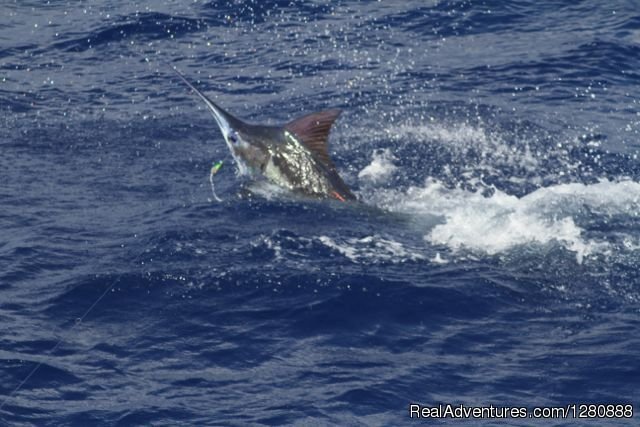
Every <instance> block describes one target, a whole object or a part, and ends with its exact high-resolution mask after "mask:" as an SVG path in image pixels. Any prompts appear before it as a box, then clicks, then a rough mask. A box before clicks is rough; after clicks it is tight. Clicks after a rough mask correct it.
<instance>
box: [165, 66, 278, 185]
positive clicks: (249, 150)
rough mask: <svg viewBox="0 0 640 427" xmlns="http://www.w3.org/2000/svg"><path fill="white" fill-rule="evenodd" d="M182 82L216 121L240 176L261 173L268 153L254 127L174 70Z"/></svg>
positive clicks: (259, 133)
mask: <svg viewBox="0 0 640 427" xmlns="http://www.w3.org/2000/svg"><path fill="white" fill-rule="evenodd" d="M174 71H175V72H176V73H177V74H178V76H179V77H180V78H181V79H182V81H183V82H184V83H185V84H186V85H187V86H189V87H190V88H191V90H193V91H194V92H195V93H196V94H197V95H198V96H199V97H200V98H201V99H202V100H203V101H204V103H205V105H206V106H207V109H208V110H209V112H210V113H211V115H212V116H213V118H214V119H215V120H216V123H217V124H218V127H219V128H220V132H221V133H222V137H223V138H224V141H225V142H226V144H227V147H228V148H229V151H230V152H231V155H232V156H233V159H234V161H235V162H236V164H237V166H238V173H239V174H240V175H256V174H257V173H259V172H260V171H262V170H263V169H264V167H265V164H266V163H267V161H268V159H269V153H268V150H267V148H266V146H265V144H264V143H263V141H262V138H261V137H260V135H261V132H256V129H255V128H260V127H256V126H253V125H250V124H248V123H245V122H243V121H242V120H240V119H238V118H237V117H234V116H233V115H232V114H230V113H228V112H227V111H225V110H224V109H223V108H222V107H220V106H219V105H217V104H216V103H215V102H213V101H212V100H210V99H209V98H208V97H207V96H206V95H205V94H204V93H202V92H201V91H200V90H198V89H197V88H196V87H195V86H193V85H192V84H191V83H190V82H189V81H188V80H187V79H186V78H185V77H184V76H183V75H182V74H180V72H178V70H176V69H174Z"/></svg>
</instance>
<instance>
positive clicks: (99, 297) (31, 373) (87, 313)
mask: <svg viewBox="0 0 640 427" xmlns="http://www.w3.org/2000/svg"><path fill="white" fill-rule="evenodd" d="M145 252H146V249H145V251H143V252H142V253H140V255H138V256H137V257H135V258H134V259H133V261H134V263H135V262H136V261H138V260H139V259H140V258H141V257H142V255H143V254H144V253H145ZM123 275H124V273H122V274H120V275H118V276H117V277H116V278H115V279H113V281H112V282H111V283H110V284H109V286H107V287H106V288H105V290H104V291H103V292H102V293H101V294H100V296H98V298H96V299H95V301H93V303H92V304H91V305H90V306H89V308H87V310H86V311H85V312H84V313H83V314H82V316H80V317H78V318H76V319H75V321H74V322H73V325H71V327H69V329H68V330H67V332H72V331H73V330H74V329H75V328H76V327H77V326H78V325H80V324H81V323H82V322H83V321H84V319H86V317H87V316H88V315H89V313H91V311H93V309H94V308H96V306H97V305H98V303H100V301H102V299H104V297H106V296H107V294H108V293H109V292H111V290H112V289H113V287H114V286H115V285H116V283H118V281H119V280H120V278H121V277H122V276H123ZM63 341H64V338H59V339H58V341H57V342H56V343H55V345H54V346H53V347H51V349H50V350H49V352H48V353H49V355H50V356H51V355H53V353H54V352H55V351H56V350H57V349H58V347H60V345H61V344H62V342H63ZM43 364H44V361H40V362H38V363H36V366H34V367H33V369H31V371H29V373H28V374H27V375H26V376H25V377H24V378H23V379H22V381H20V383H19V384H18V385H17V386H16V387H15V388H14V389H13V390H12V391H11V392H10V393H9V394H8V395H7V396H6V397H5V398H4V399H3V401H2V403H0V410H1V409H2V408H4V406H5V405H6V404H7V402H8V401H9V400H10V399H12V398H13V397H14V396H15V394H16V393H17V392H19V391H20V389H22V387H23V386H24V385H25V384H26V383H27V381H29V379H30V378H31V377H32V376H33V375H34V374H35V373H36V372H37V371H38V370H39V369H40V367H41V366H42V365H43Z"/></svg>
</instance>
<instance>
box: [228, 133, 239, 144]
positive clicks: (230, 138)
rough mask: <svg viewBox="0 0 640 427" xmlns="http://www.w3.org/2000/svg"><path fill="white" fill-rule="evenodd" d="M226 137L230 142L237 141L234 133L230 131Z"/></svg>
mask: <svg viewBox="0 0 640 427" xmlns="http://www.w3.org/2000/svg"><path fill="white" fill-rule="evenodd" d="M228 138H229V141H231V143H232V144H235V143H236V142H238V137H237V136H236V134H235V133H230V134H229V137H228Z"/></svg>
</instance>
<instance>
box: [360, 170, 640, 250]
mask: <svg viewBox="0 0 640 427" xmlns="http://www.w3.org/2000/svg"><path fill="white" fill-rule="evenodd" d="M374 197H376V200H373V202H374V203H376V204H378V205H379V206H381V207H383V208H386V209H389V210H391V211H397V212H404V213H410V214H416V215H437V216H440V217H441V218H442V219H443V222H441V223H439V224H437V225H435V226H434V225H433V224H431V225H430V226H429V227H428V228H427V229H426V230H425V235H424V238H425V240H427V241H428V242H430V243H432V244H440V245H446V246H448V247H449V248H451V249H452V250H454V251H457V250H459V249H463V248H464V249H469V250H472V251H480V252H485V253H488V254H497V253H500V252H504V251H507V250H510V249H512V248H514V247H517V246H520V245H530V244H547V243H550V242H554V241H555V242H559V243H561V244H562V245H563V246H565V247H566V248H567V249H569V250H571V251H574V252H575V253H576V258H577V260H578V262H582V260H583V258H584V257H585V256H588V255H591V254H593V253H596V252H597V253H603V252H606V251H609V250H610V246H609V244H608V243H607V242H599V241H595V240H592V239H587V238H586V237H585V236H584V234H585V230H584V229H583V228H581V227H580V226H579V225H578V224H579V223H580V220H581V219H582V220H585V219H589V220H590V221H593V215H594V214H595V215H598V216H601V218H598V219H600V220H602V221H606V219H607V217H609V216H611V215H617V214H625V215H635V216H636V217H637V215H638V211H639V210H640V183H637V182H633V181H622V182H611V181H607V180H603V181H601V182H599V183H596V184H589V185H585V184H578V183H576V184H559V185H554V186H550V187H546V188H540V189H538V190H536V191H534V192H532V193H530V194H528V195H526V196H524V197H521V198H518V197H516V196H512V195H509V194H506V193H504V192H502V191H499V190H495V191H494V193H493V195H491V196H490V197H485V196H483V195H482V194H481V193H480V192H471V191H467V190H462V189H458V188H455V189H449V188H446V187H445V186H444V185H443V184H442V183H440V182H438V181H434V180H427V181H426V182H425V184H424V186H422V187H410V188H409V189H408V190H407V191H405V192H397V191H391V190H387V191H380V192H378V193H377V195H376V196H374ZM583 222H584V221H583Z"/></svg>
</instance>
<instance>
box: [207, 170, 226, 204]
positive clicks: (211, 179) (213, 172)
mask: <svg viewBox="0 0 640 427" xmlns="http://www.w3.org/2000/svg"><path fill="white" fill-rule="evenodd" d="M223 163H224V162H223V161H222V160H220V161H218V162H215V163H214V164H213V166H211V171H210V172H209V183H210V184H211V194H213V198H214V199H216V201H218V202H222V199H221V198H220V197H218V195H217V194H216V189H215V186H214V185H213V176H214V175H215V174H217V173H218V171H220V169H221V168H222V165H223Z"/></svg>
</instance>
